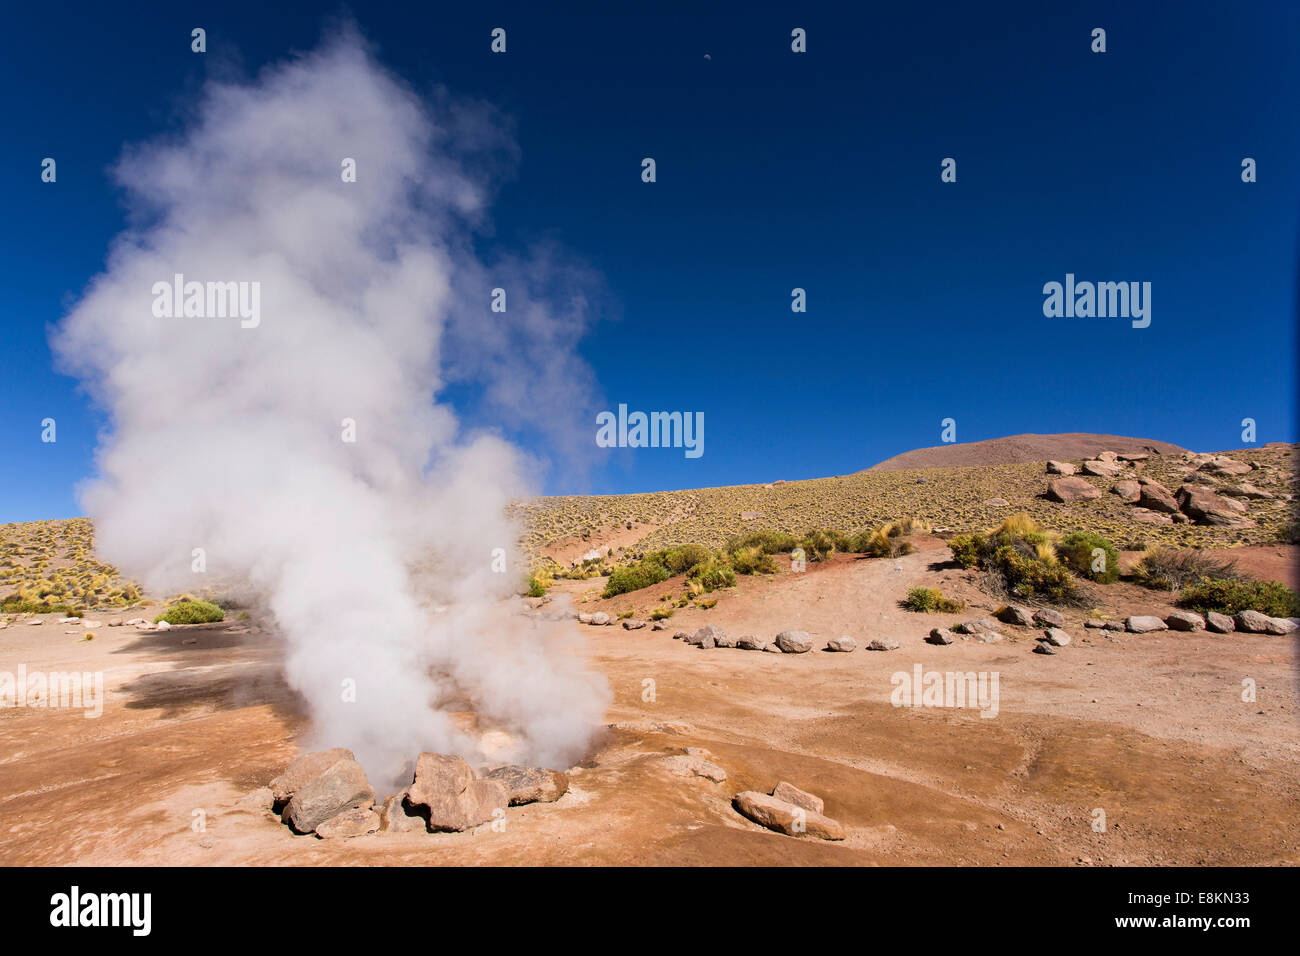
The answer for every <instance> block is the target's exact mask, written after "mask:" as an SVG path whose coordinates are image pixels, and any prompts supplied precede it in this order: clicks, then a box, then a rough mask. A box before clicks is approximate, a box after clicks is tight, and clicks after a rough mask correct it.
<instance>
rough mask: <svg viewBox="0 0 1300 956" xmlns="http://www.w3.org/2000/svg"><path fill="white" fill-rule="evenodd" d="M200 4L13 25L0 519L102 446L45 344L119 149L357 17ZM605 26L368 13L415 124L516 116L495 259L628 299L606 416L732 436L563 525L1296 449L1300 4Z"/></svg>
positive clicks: (497, 210) (742, 17) (49, 17)
mask: <svg viewBox="0 0 1300 956" xmlns="http://www.w3.org/2000/svg"><path fill="white" fill-rule="evenodd" d="M180 6H181V5H178V4H170V3H157V4H134V5H132V4H93V5H92V4H73V5H61V6H60V8H59V12H58V13H57V14H55V13H52V12H51V9H50V8H48V7H43V6H41V5H39V4H36V5H34V4H23V5H18V6H14V7H12V8H11V9H10V10H8V11H7V12H6V25H5V26H6V29H5V31H4V36H3V37H2V38H0V104H2V107H3V109H2V115H3V116H4V127H5V135H4V141H5V148H4V149H3V150H0V181H3V183H4V222H3V228H2V232H3V250H2V254H0V280H2V281H3V288H4V295H3V297H0V341H2V342H3V347H4V361H3V365H2V366H0V521H5V520H30V519H34V518H44V517H65V516H70V515H75V514H79V513H80V509H79V507H78V505H77V503H76V498H75V484H76V482H77V481H79V480H80V479H82V478H85V477H87V476H88V475H89V474H91V473H92V471H93V467H94V464H93V455H92V452H93V448H94V445H95V439H96V431H97V429H98V428H100V427H102V425H103V418H102V415H99V414H97V413H95V412H93V411H92V410H91V409H90V408H89V407H88V404H87V402H86V400H85V398H84V396H82V395H81V394H80V393H79V392H78V391H77V390H76V385H75V383H74V382H73V381H71V380H70V379H67V378H65V377H62V376H60V375H58V374H57V373H56V372H55V371H54V370H53V368H52V359H51V355H50V352H49V347H48V344H47V327H48V326H49V324H51V323H53V322H55V321H57V320H58V319H59V318H60V317H61V316H62V314H63V311H64V309H65V308H66V306H67V304H68V303H69V302H70V301H71V300H72V299H73V298H74V297H75V296H77V295H78V294H79V293H80V292H81V290H82V289H83V288H84V286H85V284H86V282H87V281H88V280H89V279H90V278H91V277H92V276H93V275H94V274H95V273H96V272H97V271H99V269H100V268H101V267H102V265H103V262H104V255H105V252H106V249H107V247H108V242H109V240H110V239H111V237H112V236H114V235H115V234H116V233H117V232H119V231H120V229H121V228H122V226H123V209H122V206H121V203H120V200H121V197H120V196H119V195H118V194H117V193H116V192H115V191H114V188H113V187H112V185H111V183H110V181H109V178H108V168H109V167H110V165H111V164H112V163H113V161H114V160H115V159H116V158H117V157H118V155H119V153H120V152H121V150H122V147H123V145H124V144H126V143H130V142H136V141H140V140H143V139H147V138H150V137H153V136H155V135H157V134H158V133H159V132H162V131H164V130H167V129H169V128H171V126H172V124H173V123H174V121H175V116H176V112H177V107H178V106H179V105H181V104H184V103H186V102H187V101H188V100H190V99H191V98H192V97H193V96H194V94H195V92H196V91H197V90H198V89H199V87H200V86H201V84H202V82H203V79H204V76H205V71H206V70H208V69H211V68H213V67H214V65H215V64H216V63H217V61H218V56H217V54H219V55H220V58H221V59H225V60H230V59H232V58H234V59H237V60H238V62H239V63H240V64H241V66H242V68H243V69H245V70H247V71H248V72H249V73H252V72H254V71H255V70H256V69H257V68H259V67H260V66H262V65H263V64H265V63H267V62H270V61H273V60H277V59H280V58H281V57H283V56H284V55H285V54H286V53H288V52H290V51H293V50H303V49H308V48H311V47H312V46H314V45H315V44H316V41H317V39H318V38H319V36H320V31H321V28H322V25H323V23H324V21H325V19H326V17H327V16H328V15H329V14H335V13H340V12H347V8H346V7H343V6H318V5H308V4H282V5H279V9H276V10H271V11H268V10H267V9H265V6H264V4H262V3H244V2H233V0H223V2H221V3H202V4H190V5H186V6H187V7H188V9H186V10H184V11H183V12H182V11H180V10H179V8H180ZM375 6H377V7H379V9H377V10H376V9H371V8H372V7H375ZM608 6H614V5H611V4H595V3H593V4H589V5H584V6H583V7H581V8H580V7H576V6H574V7H560V6H552V5H544V4H541V3H537V2H530V3H523V4H500V3H495V4H459V5H457V4H429V3H419V4H415V3H412V4H399V3H390V4H379V5H375V4H367V5H365V6H364V7H362V8H360V9H354V10H352V11H351V12H352V13H353V15H354V16H355V19H356V21H357V23H358V25H359V26H360V28H361V30H362V32H363V33H364V34H365V35H366V36H367V37H368V38H369V39H370V40H371V41H373V42H374V43H375V44H376V45H377V47H378V53H379V57H380V59H381V60H382V61H383V62H384V63H385V64H386V65H387V66H388V67H390V68H391V69H393V70H395V71H396V72H398V73H399V74H401V75H402V76H404V77H406V78H407V80H408V81H409V82H410V83H411V84H412V85H413V86H414V87H415V88H417V89H421V90H423V89H427V88H430V87H431V86H433V85H434V84H439V83H441V84H444V85H446V86H447V87H448V88H449V89H450V90H451V91H452V92H453V93H456V94H464V95H470V96H475V97H480V98H483V99H486V100H488V101H490V102H492V103H494V104H496V105H497V106H498V107H500V108H501V109H502V110H503V111H504V112H505V113H506V114H508V115H509V116H511V117H513V119H514V122H515V124H516V131H517V138H518V142H519V146H520V153H521V162H520V165H519V169H518V174H517V176H516V178H515V179H514V180H513V181H512V182H510V183H508V184H506V185H505V186H504V188H502V189H501V191H500V192H499V193H498V195H497V198H496V201H495V204H494V207H493V212H492V219H493V221H494V223H495V227H496V236H495V238H494V241H495V242H497V243H499V244H500V245H501V246H502V247H504V248H510V247H511V246H512V245H517V246H523V245H524V244H526V243H527V242H529V241H530V240H532V239H534V238H537V237H539V236H549V237H553V238H557V239H559V240H560V241H561V242H562V243H564V245H565V246H567V247H568V248H569V249H570V250H572V251H573V252H574V253H576V254H577V255H579V256H581V257H583V258H585V259H586V260H587V261H588V262H589V263H590V264H591V265H592V266H593V267H594V268H595V269H597V270H598V271H599V272H600V273H601V274H602V275H603V276H604V279H605V282H606V284H607V291H608V293H609V295H610V297H611V299H612V300H613V301H614V303H615V304H616V306H617V312H618V314H617V316H615V317H611V318H610V319H609V320H607V321H602V322H599V323H598V324H597V325H596V326H595V327H594V328H593V330H592V332H591V334H590V335H589V336H588V337H587V339H586V340H585V341H584V343H583V347H582V350H583V355H584V356H585V358H586V359H587V360H588V361H589V362H590V363H591V364H592V366H593V367H594V368H595V370H596V372H597V375H598V378H599V387H600V390H601V392H602V393H603V395H604V396H605V398H606V399H607V407H610V408H614V407H615V406H616V405H617V403H619V402H625V403H627V404H628V405H629V406H630V407H631V408H632V409H643V410H647V411H649V410H654V409H665V410H690V411H702V412H704V413H705V420H706V432H705V454H704V456H703V457H702V458H700V459H697V460H687V459H685V458H684V456H683V455H682V453H681V451H680V450H666V449H660V450H642V451H638V452H635V453H632V452H617V453H611V454H610V455H609V457H608V458H598V459H597V460H598V465H597V467H595V468H594V469H593V470H592V471H591V472H590V474H589V476H588V477H587V479H586V481H585V482H579V483H577V484H575V483H573V482H571V481H569V482H566V483H565V484H564V485H559V484H558V483H557V482H556V481H554V480H553V481H552V483H551V487H548V488H547V489H546V490H548V491H552V492H560V491H597V492H604V491H633V490H656V489H661V488H683V487H700V486H707V485H720V484H734V483H748V482H754V481H765V480H770V479H773V478H777V477H785V478H801V477H815V476H821V475H828V474H841V473H846V472H851V471H855V470H858V469H860V468H863V467H865V466H867V465H870V464H872V463H873V462H875V461H878V460H880V459H883V458H886V457H888V456H890V455H893V454H896V453H898V452H901V451H905V450H907V449H909V448H914V447H919V446H926V445H934V444H938V443H939V437H940V436H939V429H940V424H939V423H940V421H941V419H943V418H945V417H952V418H955V419H956V420H957V423H958V436H957V437H958V440H959V441H973V440H978V439H981V438H989V437H995V436H999V435H1007V434H1015V433H1019V432H1058V431H1098V432H1110V433H1117V434H1130V435H1139V436H1144V437H1151V438H1158V439H1162V440H1167V441H1173V442H1177V443H1179V444H1182V445H1185V446H1189V447H1193V448H1196V449H1198V450H1211V449H1222V448H1232V447H1239V446H1240V445H1241V436H1240V430H1241V429H1240V421H1241V419H1242V418H1244V417H1247V416H1249V417H1252V418H1254V419H1256V420H1257V422H1258V428H1259V440H1260V441H1261V442H1264V441H1277V440H1284V441H1294V440H1296V439H1297V412H1296V401H1295V399H1296V354H1297V349H1296V344H1297V343H1296V326H1297V323H1296V314H1297V301H1296V298H1297V279H1296V270H1297V239H1298V236H1300V226H1298V221H1297V210H1298V209H1300V162H1297V156H1300V122H1298V121H1297V117H1298V114H1297V104H1300V55H1297V45H1298V44H1297V41H1298V40H1300V4H1296V3H1294V2H1290V0H1287V2H1281V0H1279V2H1271V3H1250V2H1246V3H1236V4H1213V5H1211V4H1198V3H1179V4H1163V3H1161V4H1157V3H1144V2H1132V0H1126V2H1123V3H1077V4H1042V3H1040V2H1030V3H1003V4H999V3H980V4H962V5H961V7H960V8H959V9H958V10H956V11H953V12H945V11H944V10H943V9H942V5H936V4H915V5H910V4H890V5H888V6H887V7H886V6H884V5H882V6H881V8H880V9H878V10H868V9H867V5H861V4H854V5H849V4H844V5H840V6H830V5H809V4H806V3H799V4H793V3H792V4H783V5H771V6H767V5H762V6H760V5H753V4H748V3H747V4H734V5H727V6H722V5H709V6H708V9H707V10H704V11H700V10H698V9H695V8H696V7H697V6H699V5H698V4H690V3H687V4H668V3H655V4H635V5H633V4H618V5H617V6H619V7H626V8H627V10H628V12H626V13H613V12H609V11H608V10H605V9H602V8H605V7H608ZM543 7H545V9H543ZM841 7H842V8H841ZM898 7H906V8H908V9H905V10H899V9H896V8H898ZM1043 7H1050V8H1053V9H1051V10H1044V9H1041V8H1043ZM463 10H468V11H469V12H462V11H463ZM193 26H204V27H205V28H206V29H207V31H208V50H209V52H208V54H207V56H206V57H203V56H197V55H194V54H192V53H190V52H189V31H190V29H191V28H192V27H193ZM496 26H502V27H505V28H506V29H507V30H508V31H509V52H508V53H507V54H506V55H505V56H494V55H492V54H491V53H490V52H489V51H488V44H489V32H490V30H491V29H492V28H493V27H496ZM796 26H798V27H803V28H805V29H806V30H807V31H808V38H809V39H808V46H809V51H808V53H806V54H803V55H795V54H793V53H791V52H790V30H791V29H792V28H793V27H796ZM1097 26H1100V27H1104V28H1105V29H1106V30H1107V37H1108V39H1107V45H1108V52H1106V53H1105V54H1101V55H1098V54H1093V53H1091V52H1090V50H1089V45H1090V32H1091V30H1092V28H1093V27H1097ZM706 53H707V54H709V55H710V57H711V59H709V60H705V59H704V55H705V54H706ZM45 156H53V157H55V158H56V159H57V161H58V173H59V177H58V182H57V184H55V185H47V184H43V183H41V182H40V178H39V173H40V167H39V164H40V161H41V159H42V158H43V157H45ZM644 156H653V157H654V158H655V159H656V160H657V162H658V180H659V181H658V182H657V183H655V184H653V185H646V184H643V183H642V182H641V181H640V161H641V158H642V157H644ZM946 156H952V157H955V158H956V159H957V162H958V182H957V183H956V184H943V183H941V182H940V179H939V172H940V170H939V163H940V160H941V159H942V158H943V157H946ZM1245 156H1250V157H1254V158H1255V159H1256V160H1257V161H1258V168H1259V181H1258V182H1257V183H1255V184H1251V185H1246V184H1243V183H1242V182H1241V179H1240V163H1241V160H1242V158H1243V157H1245ZM1066 272H1073V273H1075V274H1076V275H1077V276H1078V277H1079V278H1080V279H1093V280H1137V281H1150V282H1151V283H1152V284H1153V312H1152V316H1153V319H1152V323H1151V326H1150V328H1147V329H1142V330H1136V329H1132V328H1131V327H1130V326H1129V323H1128V322H1126V321H1123V320H1119V319H1047V318H1044V317H1043V315H1042V301H1043V296H1042V292H1041V289H1042V285H1043V283H1045V282H1047V281H1050V280H1057V281H1060V280H1062V279H1063V278H1064V275H1065V273H1066ZM795 286H801V287H803V288H805V289H807V291H808V299H809V310H808V313H807V314H806V315H802V316H798V315H793V314H792V313H791V312H790V306H789V303H790V290H791V289H792V288H793V287H795ZM564 413H565V410H564V409H557V414H564ZM47 416H48V417H54V418H56V419H57V420H58V423H59V440H58V442H57V444H54V445H49V444H42V443H41V442H40V421H41V419H42V418H45V417H47ZM579 424H580V425H581V427H584V428H588V427H589V428H590V431H591V432H592V434H593V441H594V433H595V425H594V422H593V423H591V424H590V426H588V425H586V424H585V423H579Z"/></svg>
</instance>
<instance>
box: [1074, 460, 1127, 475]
mask: <svg viewBox="0 0 1300 956" xmlns="http://www.w3.org/2000/svg"><path fill="white" fill-rule="evenodd" d="M1119 469H1120V466H1119V465H1117V464H1115V463H1114V462H1110V461H1085V462H1084V463H1083V464H1082V465H1080V466H1079V470H1080V471H1082V472H1083V473H1084V474H1085V475H1092V476H1093V477H1094V478H1114V477H1115V476H1116V475H1118V474H1119Z"/></svg>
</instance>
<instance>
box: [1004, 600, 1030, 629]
mask: <svg viewBox="0 0 1300 956" xmlns="http://www.w3.org/2000/svg"><path fill="white" fill-rule="evenodd" d="M998 620H1000V621H1002V623H1003V624H1016V625H1019V626H1020V627H1028V626H1029V625H1030V624H1032V623H1033V622H1034V617H1033V614H1031V613H1030V611H1029V609H1028V608H1023V607H1020V606H1019V605H1016V604H1008V605H1007V606H1006V607H1004V608H1003V609H1002V611H1001V613H999V614H998Z"/></svg>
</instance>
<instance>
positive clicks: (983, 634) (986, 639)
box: [971, 631, 1002, 644]
mask: <svg viewBox="0 0 1300 956" xmlns="http://www.w3.org/2000/svg"><path fill="white" fill-rule="evenodd" d="M971 637H972V638H973V639H975V640H977V641H979V642H980V643H981V644H996V643H997V642H998V641H1000V640H1002V634H1001V633H1000V632H999V631H976V632H975V633H974V634H972V635H971Z"/></svg>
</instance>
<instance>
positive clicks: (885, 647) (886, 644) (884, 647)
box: [867, 637, 898, 651]
mask: <svg viewBox="0 0 1300 956" xmlns="http://www.w3.org/2000/svg"><path fill="white" fill-rule="evenodd" d="M867 650H869V651H896V650H898V641H896V640H894V639H893V638H892V637H878V638H876V639H875V640H874V641H872V642H871V643H870V644H868V645H867Z"/></svg>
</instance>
